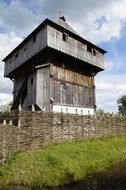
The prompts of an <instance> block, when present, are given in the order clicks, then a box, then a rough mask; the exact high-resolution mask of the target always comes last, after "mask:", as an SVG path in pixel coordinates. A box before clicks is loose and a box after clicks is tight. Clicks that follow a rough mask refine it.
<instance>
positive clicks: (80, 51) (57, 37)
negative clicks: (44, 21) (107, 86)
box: [47, 26, 104, 69]
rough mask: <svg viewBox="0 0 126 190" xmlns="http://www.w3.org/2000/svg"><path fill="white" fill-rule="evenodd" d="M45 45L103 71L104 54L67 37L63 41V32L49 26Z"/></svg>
mask: <svg viewBox="0 0 126 190" xmlns="http://www.w3.org/2000/svg"><path fill="white" fill-rule="evenodd" d="M47 45H48V46H49V47H51V48H54V49H56V50H58V51H60V52H63V53H66V54H68V55H71V56H73V57H76V58H78V59H80V60H82V61H85V62H87V63H90V64H92V65H95V66H97V67H100V68H102V69H104V60H103V59H104V54H102V53H101V52H99V51H98V50H95V49H93V48H92V47H89V48H88V47H87V44H84V43H82V42H80V41H78V40H76V39H74V38H73V37H71V36H69V35H67V36H66V39H65V40H63V32H61V31H58V30H57V29H55V28H53V27H51V26H47ZM89 49H91V51H89ZM94 51H95V54H94Z"/></svg>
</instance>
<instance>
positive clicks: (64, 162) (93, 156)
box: [0, 137, 126, 187]
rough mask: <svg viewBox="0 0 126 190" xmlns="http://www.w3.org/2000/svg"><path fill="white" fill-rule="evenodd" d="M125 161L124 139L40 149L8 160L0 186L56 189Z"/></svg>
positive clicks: (58, 145) (67, 144)
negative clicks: (54, 187)
mask: <svg viewBox="0 0 126 190" xmlns="http://www.w3.org/2000/svg"><path fill="white" fill-rule="evenodd" d="M123 160H126V137H112V138H102V139H95V140H94V139H91V140H83V141H77V142H65V143H61V144H53V145H48V146H44V147H42V148H40V149H36V150H29V151H25V152H21V153H16V154H15V155H11V156H9V157H8V159H7V162H6V164H5V165H4V166H2V167H1V168H0V186H3V185H8V184H18V185H19V184H23V185H27V186H39V187H41V186H59V185H64V184H68V183H71V182H74V181H78V180H82V179H84V178H87V176H93V175H94V174H96V173H100V172H103V171H105V170H106V169H107V168H109V167H111V166H113V165H115V164H116V163H118V162H120V161H123Z"/></svg>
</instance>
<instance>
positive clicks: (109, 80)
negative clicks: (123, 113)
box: [96, 73, 126, 112]
mask: <svg viewBox="0 0 126 190" xmlns="http://www.w3.org/2000/svg"><path fill="white" fill-rule="evenodd" d="M99 81H102V82H99ZM124 94H126V74H114V75H111V74H110V73H109V74H102V75H101V76H97V77H96V100H97V105H98V108H101V109H103V110H105V111H109V112H117V111H118V107H117V100H118V99H119V98H120V97H121V96H122V95H124Z"/></svg>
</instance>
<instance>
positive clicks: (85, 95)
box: [52, 65, 94, 107]
mask: <svg viewBox="0 0 126 190" xmlns="http://www.w3.org/2000/svg"><path fill="white" fill-rule="evenodd" d="M52 72H53V74H54V76H53V98H54V104H61V105H72V106H86V107H93V106H94V93H93V86H94V84H93V80H92V76H88V75H85V74H83V73H78V72H76V71H72V69H71V70H68V69H67V68H62V67H60V66H56V65H53V66H52Z"/></svg>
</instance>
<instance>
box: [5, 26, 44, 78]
mask: <svg viewBox="0 0 126 190" xmlns="http://www.w3.org/2000/svg"><path fill="white" fill-rule="evenodd" d="M46 46H47V27H46V26H45V27H44V28H42V29H41V30H40V31H39V32H37V33H36V35H34V36H33V37H31V38H30V39H29V40H28V41H27V43H25V44H24V45H23V46H22V47H20V49H19V50H18V51H16V52H15V53H14V54H13V55H12V56H11V57H9V58H8V60H7V61H6V63H5V69H4V76H6V75H8V74H9V73H11V72H12V71H14V70H15V69H16V68H18V67H19V66H20V65H22V64H23V63H24V62H26V61H28V60H29V59H30V58H31V57H33V56H34V55H35V54H36V53H38V52H40V51H41V50H42V49H44V48H45V47H46Z"/></svg>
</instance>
